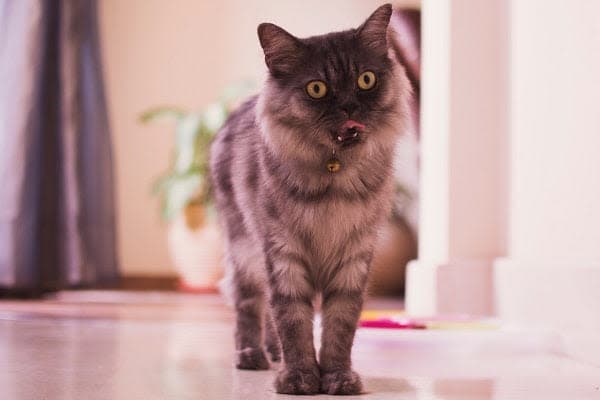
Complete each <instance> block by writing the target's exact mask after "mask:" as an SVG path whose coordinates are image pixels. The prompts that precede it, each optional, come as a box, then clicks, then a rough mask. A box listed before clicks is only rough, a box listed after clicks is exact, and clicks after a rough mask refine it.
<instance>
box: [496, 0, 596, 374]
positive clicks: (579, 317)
mask: <svg viewBox="0 0 600 400" xmlns="http://www.w3.org/2000/svg"><path fill="white" fill-rule="evenodd" d="M599 16H600V2H597V1H587V0H573V1H569V2H565V1H560V0H551V1H549V0H529V1H517V0H514V1H512V4H511V36H512V40H511V49H512V50H511V58H510V63H511V77H512V79H511V108H512V110H511V146H510V155H511V158H510V165H511V170H510V208H509V216H510V224H509V246H508V250H509V251H508V256H507V258H506V259H503V260H499V261H498V262H497V263H496V271H495V280H496V281H495V284H496V306H497V311H498V314H499V315H500V316H501V317H502V318H504V319H505V320H507V321H513V322H516V323H522V324H527V325H529V326H540V327H542V328H544V329H552V330H555V331H558V332H561V333H562V334H563V338H564V343H565V351H566V352H568V353H570V354H572V355H575V356H578V357H581V358H584V359H588V360H591V361H594V362H596V363H598V362H600V343H599V342H598V332H600V313H599V312H598V306H599V305H600V245H599V244H600V208H599V206H598V205H599V204H600V157H599V156H598V150H599V149H600V113H599V112H598V110H599V105H600V75H599V73H598V71H600V17H599Z"/></svg>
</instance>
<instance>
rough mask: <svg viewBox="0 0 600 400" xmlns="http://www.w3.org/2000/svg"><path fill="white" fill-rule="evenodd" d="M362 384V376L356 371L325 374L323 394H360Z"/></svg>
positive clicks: (322, 387)
mask: <svg viewBox="0 0 600 400" xmlns="http://www.w3.org/2000/svg"><path fill="white" fill-rule="evenodd" d="M361 392H362V383H361V381H360V376H358V374H357V373H356V372H354V371H351V370H344V371H332V372H324V373H323V375H322V376H321V393H326V394H345V395H348V394H360V393H361Z"/></svg>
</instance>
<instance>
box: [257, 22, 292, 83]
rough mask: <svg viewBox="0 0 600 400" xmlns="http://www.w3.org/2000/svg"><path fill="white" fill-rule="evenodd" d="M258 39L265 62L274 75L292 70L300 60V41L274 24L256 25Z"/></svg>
mask: <svg viewBox="0 0 600 400" xmlns="http://www.w3.org/2000/svg"><path fill="white" fill-rule="evenodd" d="M258 39H259V40H260V45H261V46H262V48H263V51H264V53H265V63H266V64H267V67H268V68H269V71H270V72H271V74H273V75H274V76H280V75H283V74H286V73H291V72H293V71H294V69H295V67H296V66H297V64H298V62H299V61H300V57H301V51H302V43H301V42H300V40H298V39H297V38H296V37H294V36H292V35H291V34H289V33H288V32H286V31H285V30H284V29H282V28H280V27H278V26H277V25H274V24H269V23H264V24H260V25H259V26H258Z"/></svg>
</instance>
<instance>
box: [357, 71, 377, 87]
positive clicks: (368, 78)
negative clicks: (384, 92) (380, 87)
mask: <svg viewBox="0 0 600 400" xmlns="http://www.w3.org/2000/svg"><path fill="white" fill-rule="evenodd" d="M375 82H376V78H375V74H374V73H373V72H371V71H365V72H363V73H362V74H360V76H359V77H358V87H359V88H361V89H362V90H369V89H372V88H373V86H375Z"/></svg>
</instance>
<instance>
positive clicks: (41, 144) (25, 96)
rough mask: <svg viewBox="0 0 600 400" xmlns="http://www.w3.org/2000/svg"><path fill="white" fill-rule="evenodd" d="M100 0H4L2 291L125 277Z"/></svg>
mask: <svg viewBox="0 0 600 400" xmlns="http://www.w3.org/2000/svg"><path fill="white" fill-rule="evenodd" d="M97 14H98V11H97V4H96V2H95V1H93V0H52V1H48V0H0V294H3V295H6V294H15V293H17V294H18V293H24V294H32V295H36V294H40V293H43V292H45V291H49V290H57V289H62V288H67V287H89V286H92V285H95V284H98V283H104V282H106V283H108V282H112V281H114V280H115V279H116V278H117V274H118V272H117V271H118V269H117V257H116V249H115V208H114V192H113V190H114V189H113V172H112V159H111V158H112V155H111V142H110V132H109V126H108V121H107V110H106V102H105V98H104V90H103V83H102V71H101V60H100V45H99V35H98V23H97Z"/></svg>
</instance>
